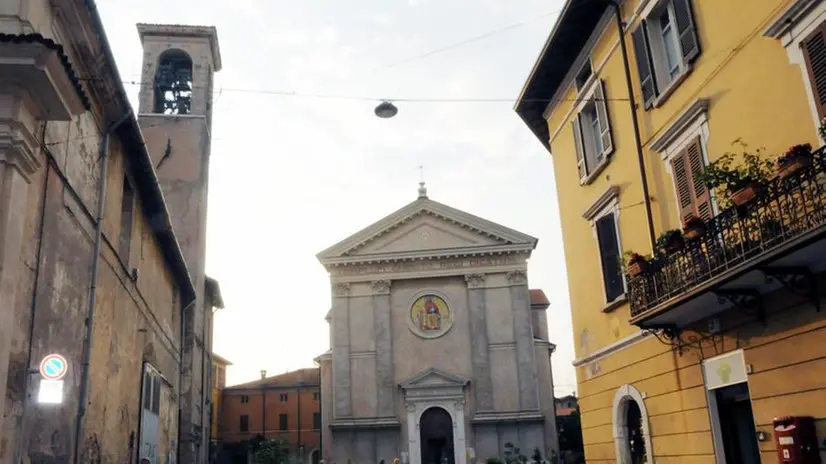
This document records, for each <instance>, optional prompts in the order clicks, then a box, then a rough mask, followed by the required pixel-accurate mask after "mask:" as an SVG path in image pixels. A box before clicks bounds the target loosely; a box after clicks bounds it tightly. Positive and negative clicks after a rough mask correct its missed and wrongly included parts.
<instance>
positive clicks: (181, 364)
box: [175, 299, 195, 462]
mask: <svg viewBox="0 0 826 464" xmlns="http://www.w3.org/2000/svg"><path fill="white" fill-rule="evenodd" d="M194 305H195V299H193V300H192V301H190V302H189V303H188V304H187V305H186V306H184V307H183V308H182V309H181V330H180V334H181V341H180V342H179V344H178V361H179V362H178V449H177V450H175V456H176V458H177V459H176V461H177V462H181V439H182V438H183V437H184V434H185V433H186V431H185V430H183V428H182V425H181V422H182V420H183V418H184V408H183V404H182V403H181V396H183V395H182V393H181V390H182V389H183V385H184V339H185V337H186V312H187V311H189V308H191V307H192V306H194Z"/></svg>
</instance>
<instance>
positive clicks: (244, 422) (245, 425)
mask: <svg viewBox="0 0 826 464" xmlns="http://www.w3.org/2000/svg"><path fill="white" fill-rule="evenodd" d="M241 431H242V432H249V431H250V416H248V415H246V414H241Z"/></svg>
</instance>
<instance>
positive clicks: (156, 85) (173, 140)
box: [138, 24, 221, 464]
mask: <svg viewBox="0 0 826 464" xmlns="http://www.w3.org/2000/svg"><path fill="white" fill-rule="evenodd" d="M138 33H139V35H140V39H141V43H142V45H143V68H142V76H141V89H140V95H139V101H140V103H139V117H138V121H139V122H140V126H141V130H142V132H143V136H144V139H145V141H146V146H147V148H148V151H149V153H150V154H151V156H152V163H153V165H154V167H155V171H156V173H157V175H158V178H159V180H160V184H161V187H162V189H163V193H164V197H165V199H166V202H167V207H168V209H169V213H170V216H171V218H172V227H173V229H174V231H175V235H176V236H177V238H178V242H179V243H180V246H181V249H182V251H183V254H184V258H185V259H186V264H187V268H188V269H189V274H190V276H191V277H192V281H193V283H194V285H195V290H196V291H195V293H196V301H195V304H194V305H191V306H190V307H188V308H187V309H186V310H185V311H184V324H185V325H184V341H183V345H184V348H183V351H184V359H183V366H182V367H181V368H182V370H183V375H182V377H183V381H182V385H181V386H180V389H181V403H182V404H181V405H180V406H181V408H182V416H181V423H180V431H181V433H180V444H179V446H180V456H181V461H180V462H181V463H182V464H186V463H190V462H206V461H205V459H206V457H207V456H208V451H209V428H208V427H209V401H210V390H209V369H210V366H209V365H208V361H207V360H208V359H209V356H210V354H211V353H209V352H207V353H204V351H211V347H210V346H209V340H211V339H212V337H211V334H208V333H206V332H207V328H208V327H211V324H210V321H209V318H211V310H209V309H207V308H205V304H204V285H205V277H206V276H205V269H204V261H205V255H206V222H207V200H208V191H209V156H210V144H211V135H210V134H211V126H212V85H213V75H214V74H215V72H217V71H219V70H220V69H221V53H220V50H219V48H218V34H217V31H216V29H215V27H205V26H180V25H163V24H138Z"/></svg>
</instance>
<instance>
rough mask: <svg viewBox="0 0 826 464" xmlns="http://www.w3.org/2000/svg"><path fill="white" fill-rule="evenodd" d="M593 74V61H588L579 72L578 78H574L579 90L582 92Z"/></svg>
mask: <svg viewBox="0 0 826 464" xmlns="http://www.w3.org/2000/svg"><path fill="white" fill-rule="evenodd" d="M592 73H593V72H592V70H591V60H590V59H588V60H587V61H586V62H585V64H584V65H582V69H580V70H579V72H578V73H577V75H576V78H574V81H575V83H576V89H577V90H582V88H583V87H585V84H586V83H587V82H588V79H590V78H591V74H592Z"/></svg>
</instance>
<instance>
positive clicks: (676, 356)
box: [516, 0, 826, 463]
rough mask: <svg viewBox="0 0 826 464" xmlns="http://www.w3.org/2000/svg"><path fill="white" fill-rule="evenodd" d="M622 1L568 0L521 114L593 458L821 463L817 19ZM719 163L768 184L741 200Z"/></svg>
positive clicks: (824, 109) (819, 5)
mask: <svg viewBox="0 0 826 464" xmlns="http://www.w3.org/2000/svg"><path fill="white" fill-rule="evenodd" d="M617 3H618V6H617V8H615V5H614V4H613V2H591V1H588V0H569V1H567V2H566V6H565V9H564V10H563V12H562V14H561V16H560V19H559V20H558V22H557V24H556V26H555V27H554V30H553V32H552V33H551V35H550V37H549V39H548V41H547V43H546V44H545V47H544V48H543V51H542V54H541V56H540V58H539V60H538V61H537V63H536V64H535V65H534V69H533V71H532V73H531V76H530V78H529V79H528V82H527V84H526V86H525V88H524V91H523V93H522V95H521V96H520V99H519V102H518V103H517V106H516V111H517V112H518V114H519V115H520V116H521V117H522V118H523V120H524V121H525V123H526V124H527V125H528V126H529V127H530V129H531V130H532V131H533V132H534V134H535V135H536V136H537V137H538V138H539V140H540V141H541V143H542V144H543V145H544V146H545V147H546V148H547V149H548V150H549V151H550V152H551V153H552V154H553V158H554V171H555V178H556V185H557V189H558V198H559V200H560V202H559V209H560V215H561V223H562V235H563V239H564V246H565V256H566V265H567V270H568V283H569V289H570V294H571V310H572V319H573V328H574V340H575V350H576V357H577V359H576V360H575V362H574V365H575V366H576V373H577V382H578V391H577V393H578V396H579V397H578V401H579V407H580V411H581V420H582V430H583V439H584V445H585V455H586V458H587V461H588V462H589V463H608V462H611V463H614V462H621V463H626V462H649V463H651V462H669V463H671V462H673V463H696V462H720V463H726V462H728V463H734V462H737V463H741V462H743V463H752V462H764V463H772V462H778V461H780V462H820V461H819V460H818V452H819V455H820V458H821V460H822V459H824V458H826V441H825V439H826V395H825V394H824V393H825V392H826V376H824V375H823V372H824V369H826V361H824V356H826V313H824V312H823V310H822V309H821V308H822V307H823V292H822V291H821V290H820V289H821V288H823V285H824V277H826V276H824V274H823V271H824V265H823V263H824V262H826V260H824V257H826V235H824V232H826V225H825V224H826V217H825V216H824V214H823V213H824V205H826V190H824V184H823V179H824V173H826V156H825V155H826V153H825V151H826V150H824V149H823V148H822V147H823V144H822V139H821V137H819V134H818V132H819V129H820V131H823V130H824V129H826V127H823V126H822V125H821V120H822V119H823V118H824V117H826V87H824V83H826V66H824V65H825V64H826V62H824V60H823V58H824V50H826V41H824V34H826V2H824V1H822V0H774V1H758V2H753V1H748V0H726V1H704V0H626V1H620V2H617ZM618 17H619V18H618ZM620 25H621V27H620ZM635 102H636V105H634V103H635ZM742 143H745V144H747V145H746V146H743V145H742ZM798 144H810V145H811V147H810V148H813V149H814V150H813V151H814V152H813V153H812V152H809V153H807V154H806V155H799V156H797V155H794V153H792V154H791V156H789V157H783V158H781V157H780V156H779V155H783V154H784V153H787V152H788V151H789V149H790V147H792V146H795V145H798ZM818 147H821V148H819V149H818ZM760 149H762V150H763V153H762V154H761V153H758V150H760ZM799 149H800V147H798V150H799ZM803 151H805V147H803ZM727 152H728V153H734V155H733V158H732V160H733V162H732V164H731V166H735V167H736V166H743V165H744V163H745V162H746V157H745V156H744V152H746V153H750V154H751V155H755V156H757V158H756V159H759V160H761V162H762V163H765V162H766V161H771V162H775V163H777V164H778V165H779V167H780V168H781V169H777V167H778V166H775V167H774V168H772V169H769V170H768V172H764V173H762V174H760V173H758V172H757V170H752V171H751V172H750V173H748V174H749V176H750V177H751V180H752V181H754V182H755V184H754V186H755V187H756V188H755V190H752V191H751V193H754V195H753V196H752V197H751V198H748V195H746V196H745V197H737V198H735V197H736V195H735V194H737V193H738V191H739V190H740V188H739V187H735V185H736V184H737V181H738V180H739V178H734V179H732V178H731V177H729V178H728V179H727V180H726V182H724V183H720V185H718V187H719V188H716V189H714V188H710V186H709V183H708V180H709V178H708V177H707V176H705V175H704V174H705V173H707V172H714V171H713V170H712V171H709V170H708V167H709V166H715V167H719V166H720V165H719V164H717V163H716V162H717V161H719V160H721V159H723V156H724V155H725V154H726V153H727ZM781 161H786V162H789V161H792V162H791V163H790V164H789V165H788V166H786V165H784V164H781V163H780V162H781ZM797 161H800V164H797ZM784 166H785V167H784ZM791 168H799V169H797V170H794V171H793V170H791ZM740 174H743V171H740V172H739V173H737V175H740ZM711 180H712V181H714V179H711ZM713 184H714V182H712V186H713ZM748 187H749V188H747V189H746V190H750V188H751V187H752V186H748ZM739 193H740V194H742V193H743V192H739ZM746 193H748V192H746ZM738 202H739V204H735V203H738ZM681 229H682V230H681ZM623 252H637V253H639V254H640V255H649V257H648V258H645V259H639V258H638V259H637V261H636V262H637V264H638V266H639V267H636V266H626V267H625V268H623V266H622V264H621V260H620V257H621V255H622V254H624V253H623ZM652 254H653V255H654V256H650V255H652ZM784 416H792V417H803V418H804V419H801V422H800V424H798V425H797V427H796V430H799V431H803V425H804V424H803V423H804V422H808V424H809V425H811V424H812V423H813V427H814V431H813V432H814V437H813V438H814V439H813V440H809V439H807V440H803V439H802V438H803V437H802V435H801V436H798V437H793V438H791V439H790V437H781V436H780V434H782V433H783V430H784V429H786V430H788V429H790V427H789V424H786V423H780V424H775V423H774V421H775V419H778V418H782V417H784ZM778 428H779V430H778ZM801 433H803V432H801ZM792 445H793V446H792ZM790 447H791V448H794V449H790ZM784 448H785V449H784ZM802 449H808V450H809V451H807V452H808V453H811V454H812V455H810V456H809V459H811V460H807V461H802V460H799V461H785V460H784V459H785V458H783V456H784V452H785V453H789V452H794V451H795V450H802Z"/></svg>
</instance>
